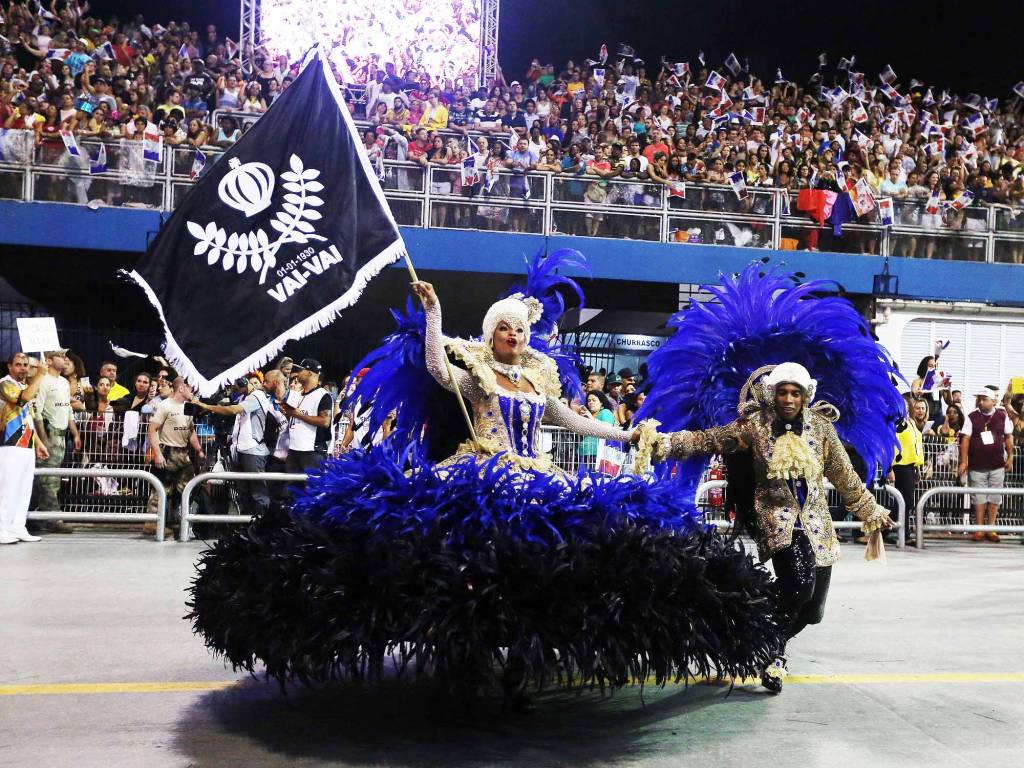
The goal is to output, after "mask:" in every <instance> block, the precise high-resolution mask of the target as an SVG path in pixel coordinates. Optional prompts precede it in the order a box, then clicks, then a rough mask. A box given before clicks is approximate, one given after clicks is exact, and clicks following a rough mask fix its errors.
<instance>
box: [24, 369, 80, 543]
mask: <svg viewBox="0 0 1024 768" xmlns="http://www.w3.org/2000/svg"><path fill="white" fill-rule="evenodd" d="M44 359H45V360H46V374H45V375H44V376H43V378H42V380H41V381H40V383H39V390H38V394H37V395H36V401H35V411H36V436H37V439H39V440H40V441H41V442H42V443H43V445H45V446H46V450H47V453H48V454H49V456H48V457H47V458H45V459H40V460H38V461H37V462H36V466H37V467H49V468H58V467H60V466H62V465H63V463H64V451H65V448H66V446H67V438H68V435H70V437H71V441H72V445H73V447H74V449H75V450H76V451H80V450H82V438H81V436H80V435H79V434H78V425H77V424H76V423H75V420H74V418H73V413H72V410H71V388H70V385H69V384H68V380H67V379H65V378H64V370H65V368H66V365H67V350H66V349H58V350H53V351H50V352H47V353H46V354H45V355H44ZM59 490H60V478H59V477H38V478H36V480H35V492H36V506H37V507H38V508H39V509H40V510H41V511H43V512H59V511H60V499H59V497H58V491H59ZM35 527H36V529H37V530H36V532H37V533H38V532H45V533H71V526H70V525H67V524H66V523H64V522H63V521H62V520H55V521H41V522H39V523H38V524H35Z"/></svg>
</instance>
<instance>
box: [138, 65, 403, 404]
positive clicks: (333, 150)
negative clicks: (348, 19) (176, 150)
mask: <svg viewBox="0 0 1024 768" xmlns="http://www.w3.org/2000/svg"><path fill="white" fill-rule="evenodd" d="M404 251H405V245H404V243H403V242H402V237H401V235H400V234H399V232H398V227H397V226H396V224H395V221H394V219H393V218H392V216H391V211H390V210H389V209H388V206H387V203H386V201H385V200H384V195H383V193H382V192H381V189H380V185H379V184H378V183H377V178H376V175H375V174H374V172H373V169H372V168H371V166H370V163H369V160H368V159H367V157H366V153H365V152H364V151H363V149H362V146H361V144H360V141H359V137H358V134H357V133H356V129H355V125H354V124H353V122H352V119H351V117H350V116H349V114H348V110H347V109H346V107H345V103H344V99H343V98H342V95H341V93H340V90H339V88H338V85H337V83H336V82H335V81H334V78H333V76H332V74H331V71H330V68H329V67H328V65H327V62H326V60H325V58H324V55H323V52H322V51H317V52H315V53H312V54H310V57H309V59H308V61H307V64H306V67H305V68H304V69H303V71H302V72H301V74H299V76H298V77H297V78H296V79H295V82H294V83H292V85H291V86H290V87H289V88H288V90H286V91H285V92H284V93H283V94H282V95H281V96H280V97H279V98H278V99H277V100H276V101H275V102H274V104H273V106H271V108H270V109H269V110H268V111H267V113H266V114H265V115H264V116H263V117H261V118H260V119H259V120H258V121H257V122H256V124H255V125H253V127H252V128H251V129H250V130H249V132H248V133H246V134H245V135H244V136H243V137H242V138H241V139H240V140H239V141H238V142H236V143H235V144H234V145H233V146H232V147H231V148H230V149H229V150H228V151H227V152H226V153H225V154H224V155H223V156H222V157H220V158H219V159H218V160H217V162H216V163H215V164H214V165H213V166H212V167H210V168H208V169H207V173H206V174H204V176H203V177H202V178H201V179H200V181H199V182H198V183H197V184H196V186H195V188H194V189H192V191H191V192H190V193H189V194H188V196H187V197H186V198H185V200H184V201H183V202H182V204H181V205H180V206H178V208H177V210H175V211H174V213H173V215H172V216H171V217H170V219H169V220H168V221H167V223H166V224H165V225H164V226H163V227H162V228H161V230H160V233H159V234H158V235H157V237H156V239H155V240H154V241H153V243H152V244H151V246H150V247H149V249H148V250H147V251H146V253H145V255H144V256H143V257H142V259H141V260H140V261H139V263H138V265H137V266H136V268H135V271H133V272H132V273H131V277H132V279H134V280H135V281H136V282H137V283H138V284H139V285H141V286H142V287H143V288H144V289H145V291H146V294H147V295H148V297H149V300H150V301H151V302H152V303H153V305H154V306H155V307H156V308H157V309H158V310H159V312H160V317H161V320H162V321H163V324H164V333H165V346H164V349H165V353H166V356H167V358H168V360H169V361H170V363H171V364H172V365H174V367H175V368H176V369H177V370H178V371H179V372H180V373H182V374H183V375H184V376H185V377H186V378H188V379H189V380H190V381H192V382H193V383H194V384H196V385H197V386H198V387H199V390H200V392H201V393H203V394H211V393H212V392H213V391H214V390H216V389H217V387H219V386H220V385H222V384H224V383H226V382H228V381H231V380H232V379H234V378H237V377H239V376H242V375H244V374H245V373H246V372H247V371H249V370H251V369H252V368H254V367H256V366H259V365H262V364H263V363H265V362H266V361H267V360H269V359H270V358H271V357H272V356H273V355H274V354H276V353H277V352H278V351H279V350H280V349H281V347H282V346H284V344H285V342H287V341H288V340H290V339H299V338H302V337H303V336H306V335H308V334H310V333H313V332H314V331H317V330H319V329H320V328H323V327H324V326H325V325H327V324H328V323H330V322H331V321H332V320H333V319H334V317H335V316H336V315H337V313H338V312H339V311H340V310H342V309H345V308H346V307H348V306H350V305H352V304H353V303H355V301H356V300H357V299H358V298H359V294H360V293H361V292H362V290H363V288H364V287H365V285H366V283H367V282H368V281H369V280H370V278H372V277H373V276H374V275H376V274H377V273H378V272H380V270H381V269H382V268H384V267H385V266H387V265H388V264H390V263H392V262H394V261H395V260H396V259H398V258H400V257H401V256H402V254H403V253H404Z"/></svg>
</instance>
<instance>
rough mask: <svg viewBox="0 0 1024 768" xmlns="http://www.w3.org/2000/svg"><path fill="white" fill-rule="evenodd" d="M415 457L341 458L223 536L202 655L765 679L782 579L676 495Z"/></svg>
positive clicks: (281, 676)
mask: <svg viewBox="0 0 1024 768" xmlns="http://www.w3.org/2000/svg"><path fill="white" fill-rule="evenodd" d="M413 463H414V465H415V459H413ZM408 467H409V457H408V456H406V457H397V456H394V455H392V454H391V453H389V452H388V451H381V450H375V451H371V452H370V453H366V454H362V453H356V454H349V455H346V456H345V457H343V458H342V459H339V460H334V461H332V462H328V463H327V464H325V465H324V467H323V469H322V470H321V472H319V473H314V474H313V475H312V476H311V478H310V481H309V483H308V484H307V486H306V487H305V489H304V490H301V491H300V490H298V489H296V500H295V504H294V506H293V508H292V510H291V512H290V513H283V512H271V513H268V514H267V515H264V516H263V517H261V518H257V519H256V520H254V521H253V523H251V524H250V525H248V526H246V527H245V528H244V529H240V530H239V531H237V532H234V533H232V534H230V535H228V536H227V537H225V538H223V539H221V540H219V541H217V542H215V543H214V544H213V546H212V547H211V548H210V549H208V550H207V551H206V552H204V553H203V554H202V555H201V557H200V560H199V564H198V566H197V568H198V573H197V576H196V578H195V580H194V582H193V584H192V586H191V588H190V594H191V596H190V608H191V612H190V614H189V617H188V618H190V619H191V621H192V622H193V626H194V629H195V631H196V632H197V633H199V634H200V635H201V636H202V637H203V638H204V639H205V642H206V644H207V646H208V647H209V648H210V649H212V650H213V651H215V652H216V653H218V654H221V655H223V656H224V657H225V658H226V659H227V660H228V661H229V662H230V663H231V664H232V665H233V666H234V667H235V668H236V669H244V670H247V671H250V672H256V671H257V670H259V669H260V668H261V667H265V668H266V671H267V673H268V674H269V676H270V677H272V678H275V679H277V680H278V681H280V682H281V683H282V684H283V683H285V682H288V681H297V682H300V683H305V684H310V685H312V684H319V683H326V682H331V681H336V680H351V679H356V680H371V681H372V680H375V679H380V678H382V677H385V676H387V675H389V674H392V673H396V674H398V675H406V676H409V677H418V676H429V677H432V678H435V679H438V680H440V681H441V682H442V683H443V684H445V685H447V686H449V687H450V688H452V689H453V690H456V691H461V692H463V693H466V694H471V695H477V694H482V695H485V694H486V693H488V692H490V691H497V690H502V689H504V690H505V692H506V693H508V692H510V691H515V690H519V689H522V688H525V687H531V688H534V687H535V688H546V687H554V686H566V687H574V686H576V687H578V686H600V687H602V688H618V687H622V686H625V685H628V684H630V683H641V684H643V683H654V684H658V685H663V684H665V683H667V682H670V681H679V680H682V679H686V678H688V677H691V676H705V675H707V676H710V675H716V674H717V675H723V676H729V677H734V678H740V677H759V676H760V674H761V671H762V669H763V668H764V666H765V665H766V664H767V663H769V661H770V660H771V659H772V658H773V656H774V655H775V653H776V650H777V649H778V648H780V647H782V646H783V643H784V619H783V617H782V614H781V612H780V609H779V607H778V605H777V603H776V600H775V592H774V587H773V582H772V579H771V576H770V574H769V573H768V572H767V570H765V569H764V568H763V567H762V566H761V565H759V564H757V563H755V562H754V561H753V560H752V559H751V558H750V556H749V555H748V554H747V553H746V552H745V551H744V550H743V548H742V546H741V545H740V543H738V542H736V541H734V540H731V539H727V538H724V537H722V536H719V535H717V534H715V533H714V532H710V531H705V530H703V528H702V527H699V526H695V525H694V517H695V514H696V513H695V510H692V506H690V505H680V503H679V502H678V500H677V497H678V495H679V491H678V488H672V487H671V486H670V485H668V484H658V483H655V482H651V481H647V480H642V479H640V478H614V479H613V478H606V477H603V476H586V477H583V476H581V477H579V478H576V479H570V480H568V481H567V480H566V479H564V478H559V477H556V476H551V475H542V474H539V473H522V472H515V471H514V470H511V469H510V468H508V466H507V465H501V464H500V463H499V462H489V463H487V464H481V463H477V462H473V461H467V462H465V463H464V464H463V463H460V464H459V465H456V466H454V467H449V468H448V469H447V471H440V470H437V469H436V468H433V467H431V466H430V465H426V464H423V465H420V466H418V467H417V468H416V469H414V470H413V471H411V472H410V471H408ZM403 468H404V469H403Z"/></svg>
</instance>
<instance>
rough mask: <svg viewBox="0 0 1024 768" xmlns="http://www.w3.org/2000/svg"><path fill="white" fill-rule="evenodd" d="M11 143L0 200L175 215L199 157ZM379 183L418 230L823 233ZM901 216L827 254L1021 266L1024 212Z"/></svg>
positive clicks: (610, 201)
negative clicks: (101, 166)
mask: <svg viewBox="0 0 1024 768" xmlns="http://www.w3.org/2000/svg"><path fill="white" fill-rule="evenodd" d="M255 117H256V116H254V115H248V118H249V119H250V120H251V119H254V118H255ZM359 125H360V127H369V124H363V123H360V124H359ZM13 133H15V132H8V134H7V135H6V137H5V139H6V142H7V146H6V148H5V149H6V151H3V152H0V158H3V159H0V199H8V200H26V201H35V202H60V203H72V204H79V205H93V206H96V205H99V206H111V207H127V208H144V209H150V210H161V211H169V210H173V208H174V207H175V206H176V205H178V204H179V203H180V202H181V200H182V199H183V197H184V196H185V195H186V194H187V193H188V191H189V189H191V187H192V185H193V184H194V183H195V182H194V181H193V180H192V179H191V178H190V172H191V170H192V166H193V160H194V159H195V156H196V150H195V149H194V148H192V147H189V146H180V145H179V146H168V147H165V148H164V151H163V152H162V155H161V159H160V160H159V161H158V162H152V161H145V162H144V163H143V162H140V160H139V152H138V150H137V147H138V146H139V142H131V141H129V140H127V139H115V140H107V141H102V142H101V141H96V140H91V139H90V140H82V141H80V142H79V146H80V148H81V150H82V156H81V157H77V158H76V157H72V156H71V155H69V154H68V153H67V152H66V151H65V150H64V147H63V144H52V143H51V144H43V145H41V146H35V145H34V142H29V141H28V139H29V136H25V140H26V141H25V142H23V144H22V146H21V147H20V151H19V147H18V142H17V140H16V137H14V136H13V135H12V134H13ZM19 133H20V132H19ZM23 133H26V134H31V132H23ZM452 135H456V134H452ZM469 136H470V139H472V136H473V134H472V133H471V134H469ZM101 143H102V144H104V145H105V152H106V160H107V162H106V170H105V171H103V172H101V173H90V168H89V165H90V163H89V158H90V157H92V158H95V157H96V156H97V155H98V154H99V145H100V144H101ZM202 152H203V154H204V155H205V156H206V162H207V165H209V164H212V163H215V162H216V160H217V158H218V157H219V155H220V154H222V150H220V149H218V148H216V147H204V148H203V149H202ZM381 184H382V186H383V188H384V193H385V196H386V197H387V199H388V201H389V203H390V205H391V209H392V212H393V213H394V216H395V219H396V221H397V222H398V223H399V224H400V225H403V226H410V227H429V228H444V229H473V230H490V231H497V232H518V233H530V234H540V235H552V236H557V235H575V236H589V237H610V238H618V239H623V238H625V239H632V240H640V241H648V242H660V243H680V244H685V243H701V244H707V245H730V246H740V247H749V248H773V249H781V250H798V249H805V248H808V247H813V246H815V245H816V244H817V236H816V234H815V233H821V232H823V231H824V230H823V228H821V227H819V226H817V225H816V224H815V223H814V222H813V221H811V220H810V218H809V217H808V216H807V214H806V213H804V212H802V211H798V210H797V209H796V195H795V194H791V193H788V192H786V191H784V190H781V189H774V188H761V187H752V188H748V195H747V197H746V199H745V200H740V199H738V197H737V196H736V194H734V193H733V191H732V190H731V188H730V187H728V186H720V185H713V184H696V183H691V184H686V185H685V191H684V192H681V191H680V190H674V189H672V188H670V187H668V186H666V185H664V184H659V183H652V182H649V181H644V180H640V179H635V180H622V179H611V180H600V179H598V178H597V177H595V176H588V175H577V174H552V173H544V172H534V173H530V174H527V175H525V176H523V175H518V176H517V175H515V174H512V173H509V172H504V171H500V172H498V173H496V174H492V177H491V179H489V180H487V181H484V182H482V183H478V184H476V185H473V186H471V187H469V186H464V185H463V184H462V179H461V173H460V168H459V166H458V165H435V164H430V165H427V166H424V165H421V164H419V163H411V162H397V161H385V162H384V168H383V178H382V179H381ZM895 208H896V210H895V223H894V225H893V226H890V227H883V226H881V225H879V224H877V223H868V224H865V223H849V224H845V225H844V226H843V236H842V237H840V238H830V239H829V240H828V241H827V242H822V243H821V250H829V251H833V252H835V251H838V252H851V253H872V254H878V255H892V256H915V255H921V254H925V253H927V254H929V257H930V258H934V259H943V260H957V261H975V262H988V263H1003V264H1022V263H1024V215H1021V213H1022V210H1021V209H1011V208H1009V207H1006V206H1001V205H978V204H976V205H973V206H970V207H968V208H965V209H963V210H962V211H954V210H952V209H949V208H946V209H944V211H943V213H942V214H941V216H940V217H939V218H938V219H936V217H932V216H928V215H927V214H926V212H925V211H924V201H919V200H914V201H897V202H896V205H895Z"/></svg>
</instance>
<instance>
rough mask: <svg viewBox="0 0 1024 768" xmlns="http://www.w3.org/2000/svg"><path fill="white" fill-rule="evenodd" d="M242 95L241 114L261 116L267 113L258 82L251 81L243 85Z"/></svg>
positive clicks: (261, 89)
mask: <svg viewBox="0 0 1024 768" xmlns="http://www.w3.org/2000/svg"><path fill="white" fill-rule="evenodd" d="M244 93H245V95H244V98H243V99H242V103H241V105H240V106H241V110H242V111H243V112H252V113H256V114H261V113H263V112H266V111H267V102H266V99H264V98H263V86H261V85H260V84H259V82H258V81H256V80H253V81H252V82H250V83H248V84H247V85H245V86H244Z"/></svg>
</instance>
